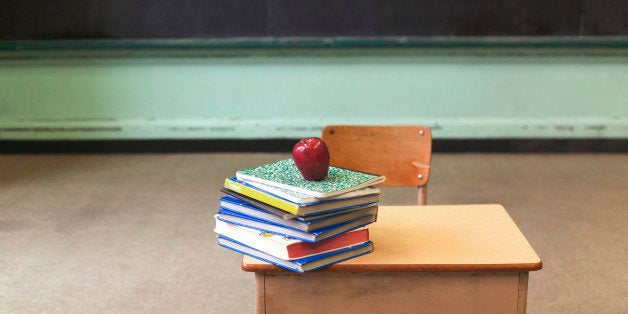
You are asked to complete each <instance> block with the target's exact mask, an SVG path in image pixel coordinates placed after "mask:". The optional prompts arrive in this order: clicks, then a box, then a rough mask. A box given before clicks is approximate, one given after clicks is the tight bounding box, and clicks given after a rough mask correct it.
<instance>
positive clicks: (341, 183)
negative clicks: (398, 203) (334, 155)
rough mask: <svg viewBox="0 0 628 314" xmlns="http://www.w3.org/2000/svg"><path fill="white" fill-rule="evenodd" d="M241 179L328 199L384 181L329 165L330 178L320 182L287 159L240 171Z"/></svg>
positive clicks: (379, 177) (383, 178)
mask: <svg viewBox="0 0 628 314" xmlns="http://www.w3.org/2000/svg"><path fill="white" fill-rule="evenodd" d="M236 177H237V178H238V179H239V180H244V181H252V182H259V183H263V184H266V185H270V186H276V187H280V188H284V189H288V190H292V191H297V192H300V193H304V194H307V195H311V196H314V197H317V198H326V197H331V196H334V195H339V194H343V193H347V192H350V191H354V190H357V189H360V188H363V187H367V186H372V185H375V184H378V183H382V182H384V180H385V177H384V176H381V175H376V174H371V173H365V172H360V171H355V170H350V169H344V168H338V167H332V166H330V167H329V173H328V174H327V177H326V178H325V179H323V180H321V181H308V180H305V179H304V178H303V176H302V175H301V173H300V172H299V169H297V166H296V165H295V164H294V161H293V160H292V159H284V160H280V161H277V162H274V163H270V164H267V165H263V166H259V167H254V168H249V169H244V170H240V171H238V172H237V173H236Z"/></svg>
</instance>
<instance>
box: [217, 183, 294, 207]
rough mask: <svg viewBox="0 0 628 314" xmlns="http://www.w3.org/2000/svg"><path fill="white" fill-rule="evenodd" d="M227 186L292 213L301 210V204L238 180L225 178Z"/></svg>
mask: <svg viewBox="0 0 628 314" xmlns="http://www.w3.org/2000/svg"><path fill="white" fill-rule="evenodd" d="M225 188H227V189H229V190H232V191H236V192H238V193H240V194H242V195H246V196H248V197H250V198H253V199H256V200H258V201H261V202H264V203H266V204H268V205H271V206H274V207H277V208H279V209H281V210H284V211H286V212H289V213H291V214H297V213H298V211H299V206H298V205H296V204H293V203H290V202H288V201H285V200H282V199H279V198H276V197H272V196H270V195H268V194H266V193H264V192H261V191H259V190H256V189H253V188H250V187H248V186H245V185H242V184H239V183H237V182H233V181H231V180H229V179H225Z"/></svg>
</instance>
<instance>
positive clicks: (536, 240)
mask: <svg viewBox="0 0 628 314" xmlns="http://www.w3.org/2000/svg"><path fill="white" fill-rule="evenodd" d="M287 156H288V155H287V154H271V153H255V154H252V153H251V154H245V153H202V154H136V155H124V154H111V155H106V154H103V155H0V313H5V312H6V313H26V312H28V313H31V312H63V313H85V312H134V313H142V312H143V313H153V312H167V313H171V312H188V313H252V312H253V311H254V279H253V274H251V273H245V272H242V271H241V270H240V256H239V255H238V254H236V253H232V252H231V251H227V250H225V249H222V248H219V247H218V245H217V244H216V240H215V235H214V233H213V231H212V228H213V217H212V216H213V215H214V213H215V212H216V210H217V203H218V198H219V197H220V196H221V194H220V192H219V189H220V187H221V185H222V182H223V180H224V178H225V177H228V176H233V174H234V173H235V171H236V170H238V169H241V168H245V167H251V166H256V165H259V164H262V163H267V162H271V161H275V160H278V159H279V158H284V157H287ZM415 193H416V192H415V190H414V189H413V188H385V189H383V194H382V204H384V205H387V204H408V205H409V204H413V203H414V202H415V198H414V197H415ZM473 203H500V204H503V205H504V206H505V207H506V209H507V210H508V211H509V213H510V215H511V216H512V218H513V219H514V221H515V222H516V223H517V225H518V226H519V228H520V229H521V230H522V231H523V233H524V234H525V236H526V237H527V238H528V241H529V242H530V244H532V246H533V247H534V249H535V250H536V251H537V253H538V255H539V256H540V257H541V259H542V260H543V269H542V270H541V271H538V272H533V273H531V274H530V281H529V294H528V312H529V313H628V298H626V296H628V271H627V270H626V269H627V267H626V266H627V264H626V261H628V253H627V252H626V248H627V244H628V240H626V239H628V228H626V224H627V223H628V205H627V204H628V155H627V154H434V155H433V163H432V174H431V181H430V184H429V191H428V204H473Z"/></svg>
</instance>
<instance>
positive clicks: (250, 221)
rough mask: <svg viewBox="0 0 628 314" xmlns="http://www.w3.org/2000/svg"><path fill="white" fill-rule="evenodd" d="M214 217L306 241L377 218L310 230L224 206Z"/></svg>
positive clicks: (330, 234)
mask: <svg viewBox="0 0 628 314" xmlns="http://www.w3.org/2000/svg"><path fill="white" fill-rule="evenodd" d="M216 219H218V220H221V221H225V222H228V223H232V224H234V225H238V226H244V227H248V228H252V229H255V230H261V231H266V232H270V233H274V234H279V235H283V236H286V237H289V238H293V239H298V240H303V241H306V242H318V241H321V240H324V239H328V238H331V237H333V236H336V235H338V234H341V233H343V232H347V231H349V230H353V229H356V228H359V227H364V226H366V225H368V224H371V223H373V222H375V220H376V219H377V215H367V216H363V217H359V218H356V219H352V220H349V221H345V222H343V223H340V224H336V225H331V226H327V227H323V228H320V229H317V230H314V231H310V232H306V231H302V230H298V229H296V228H293V227H286V226H282V225H279V224H276V223H273V222H269V221H267V220H262V219H258V218H254V217H250V216H246V215H242V214H240V213H238V212H233V211H230V210H227V209H224V208H221V209H219V210H218V214H217V215H216Z"/></svg>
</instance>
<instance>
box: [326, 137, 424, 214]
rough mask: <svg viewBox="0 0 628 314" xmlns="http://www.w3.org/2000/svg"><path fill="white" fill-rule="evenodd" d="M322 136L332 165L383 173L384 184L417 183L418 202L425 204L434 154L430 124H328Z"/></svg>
mask: <svg viewBox="0 0 628 314" xmlns="http://www.w3.org/2000/svg"><path fill="white" fill-rule="evenodd" d="M322 139H323V141H325V144H327V147H328V149H329V155H330V163H331V165H332V166H337V167H343V168H349V169H356V170H360V171H365V172H371V173H377V174H381V175H384V176H386V181H385V182H384V183H383V184H382V185H389V186H417V187H418V195H417V203H418V204H419V205H424V204H425V203H426V200H427V182H428V181H429V178H430V160H431V156H432V133H431V131H430V129H429V128H428V127H425V126H366V125H329V126H326V127H325V128H323V132H322Z"/></svg>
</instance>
